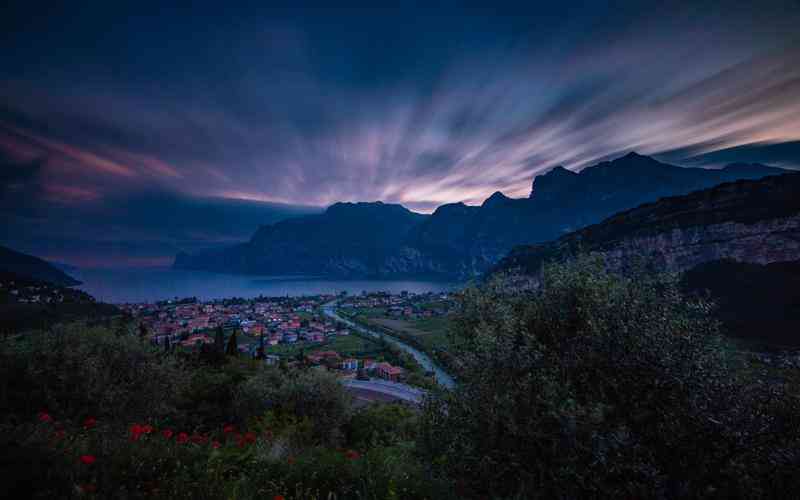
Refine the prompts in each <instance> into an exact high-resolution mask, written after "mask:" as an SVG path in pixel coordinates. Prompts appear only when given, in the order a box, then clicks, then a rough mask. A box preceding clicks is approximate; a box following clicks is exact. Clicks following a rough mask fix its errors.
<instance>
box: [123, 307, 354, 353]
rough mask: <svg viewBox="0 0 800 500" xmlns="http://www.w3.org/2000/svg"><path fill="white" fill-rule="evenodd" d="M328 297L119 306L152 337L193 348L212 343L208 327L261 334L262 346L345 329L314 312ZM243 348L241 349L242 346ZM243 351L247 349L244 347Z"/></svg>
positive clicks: (316, 340)
mask: <svg viewBox="0 0 800 500" xmlns="http://www.w3.org/2000/svg"><path fill="white" fill-rule="evenodd" d="M330 298H331V297H329V296H324V295H323V296H316V297H309V298H296V299H289V298H284V297H277V298H258V299H252V300H240V301H235V302H230V301H211V302H200V301H189V302H186V301H184V302H180V303H173V302H169V301H168V302H159V303H154V304H125V305H123V306H122V308H123V309H124V310H125V311H127V312H128V313H130V314H131V315H132V316H134V317H135V318H136V319H138V320H139V322H140V324H142V325H144V328H145V329H146V330H147V332H148V333H149V335H150V337H151V339H152V341H153V342H154V343H156V344H163V343H166V342H167V340H169V342H170V343H173V344H174V343H181V344H182V345H185V346H195V345H197V344H198V343H212V342H213V341H214V339H213V331H214V330H215V329H216V328H218V327H221V328H222V329H223V330H224V331H227V332H230V331H233V330H237V331H240V332H242V333H243V334H244V335H245V336H246V337H250V338H252V339H259V341H260V340H261V339H262V338H263V342H264V344H265V345H277V344H281V343H285V344H293V343H296V342H300V341H304V342H310V343H322V342H324V341H325V340H326V339H327V338H328V337H330V336H333V335H348V334H349V331H348V330H347V329H345V328H341V327H339V326H337V325H336V324H335V323H334V322H333V321H331V320H329V319H321V318H318V317H315V316H314V313H315V311H316V310H317V309H318V308H319V306H320V305H322V304H323V303H324V302H326V301H327V300H330ZM243 348H244V347H243ZM244 349H246V348H244Z"/></svg>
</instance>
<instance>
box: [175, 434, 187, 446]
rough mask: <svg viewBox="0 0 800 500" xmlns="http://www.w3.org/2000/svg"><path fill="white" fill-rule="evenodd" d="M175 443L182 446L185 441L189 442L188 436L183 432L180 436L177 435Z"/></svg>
mask: <svg viewBox="0 0 800 500" xmlns="http://www.w3.org/2000/svg"><path fill="white" fill-rule="evenodd" d="M176 441H178V443H180V444H184V443H186V442H187V441H189V435H188V434H186V433H185V432H181V433H180V434H178V437H177V438H176Z"/></svg>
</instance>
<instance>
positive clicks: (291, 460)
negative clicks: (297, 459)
mask: <svg viewBox="0 0 800 500" xmlns="http://www.w3.org/2000/svg"><path fill="white" fill-rule="evenodd" d="M286 462H287V463H288V464H289V465H292V464H294V457H289V458H287V459H286Z"/></svg>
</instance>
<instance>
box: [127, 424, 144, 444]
mask: <svg viewBox="0 0 800 500" xmlns="http://www.w3.org/2000/svg"><path fill="white" fill-rule="evenodd" d="M130 433H131V441H138V440H139V438H140V437H142V434H144V427H142V426H141V425H139V424H133V425H132V426H131V428H130Z"/></svg>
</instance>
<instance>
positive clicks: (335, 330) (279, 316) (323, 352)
mask: <svg viewBox="0 0 800 500" xmlns="http://www.w3.org/2000/svg"><path fill="white" fill-rule="evenodd" d="M447 298H448V297H447V294H434V293H422V294H415V293H408V292H402V293H399V294H389V293H366V292H363V293H362V294H360V295H355V296H348V295H346V294H344V293H342V294H340V295H314V296H307V297H256V298H252V299H218V300H210V301H201V300H198V299H196V298H184V299H177V298H176V299H174V300H168V301H161V302H155V303H136V304H123V305H121V306H120V308H121V309H122V310H123V311H124V312H125V313H127V314H130V315H131V316H132V317H133V318H134V320H135V321H136V322H137V323H138V325H139V328H140V334H141V335H142V336H146V337H147V338H149V340H150V341H151V342H152V343H153V344H155V345H159V346H167V347H169V348H179V349H182V350H187V351H193V350H200V349H202V348H203V346H204V345H210V344H214V343H215V342H219V340H218V338H217V337H218V336H219V335H222V339H223V341H224V342H225V343H226V344H227V343H230V342H231V337H233V342H234V343H235V346H236V350H237V352H238V354H240V355H243V356H249V357H253V358H257V359H263V360H264V362H265V363H267V364H281V363H285V364H287V365H294V364H298V363H303V364H306V365H310V366H316V367H320V368H322V369H327V370H331V371H336V372H338V373H340V374H341V375H343V376H349V377H358V378H362V379H363V378H369V377H377V378H381V379H385V380H389V381H392V382H405V383H408V384H410V385H418V386H423V387H425V386H429V385H430V384H431V381H430V380H429V379H430V376H429V375H430V374H427V373H425V372H424V371H423V370H422V369H421V368H420V367H419V366H418V365H417V364H416V362H415V361H414V359H413V358H412V357H411V356H409V355H407V354H405V353H403V352H400V351H398V350H397V349H396V348H394V347H392V346H390V345H388V344H387V343H385V342H381V341H380V340H379V339H375V338H368V337H367V336H365V335H363V334H360V333H359V332H357V331H355V330H354V329H351V328H348V327H347V326H345V325H343V324H341V323H337V322H336V321H334V320H333V319H331V318H329V317H326V316H325V315H324V314H322V307H323V305H325V304H328V303H331V302H333V301H336V302H337V303H338V307H339V308H340V309H341V311H343V312H344V313H345V314H348V315H352V314H353V312H354V311H360V310H366V309H369V310H380V311H386V314H389V315H391V316H392V317H397V318H406V319H410V318H430V317H434V316H439V315H442V314H444V313H445V312H446V308H444V307H439V306H438V305H439V304H441V303H442V301H443V300H444V299H447ZM430 304H437V307H431V305H430Z"/></svg>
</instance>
